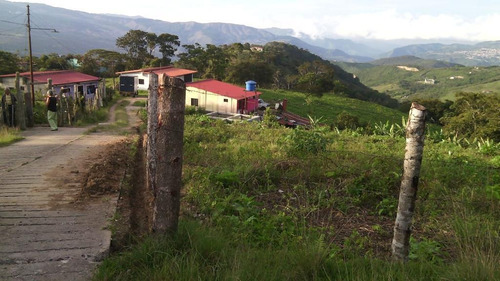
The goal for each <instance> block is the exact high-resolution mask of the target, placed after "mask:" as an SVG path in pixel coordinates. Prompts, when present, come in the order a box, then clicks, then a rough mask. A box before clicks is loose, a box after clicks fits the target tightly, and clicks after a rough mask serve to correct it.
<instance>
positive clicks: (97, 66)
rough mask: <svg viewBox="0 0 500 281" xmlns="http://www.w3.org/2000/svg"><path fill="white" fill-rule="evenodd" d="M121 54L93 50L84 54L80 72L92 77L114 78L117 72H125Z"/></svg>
mask: <svg viewBox="0 0 500 281" xmlns="http://www.w3.org/2000/svg"><path fill="white" fill-rule="evenodd" d="M125 61H126V58H125V56H124V55H123V54H120V53H118V52H115V51H109V50H104V49H93V50H90V51H88V52H87V53H85V55H83V57H82V60H81V67H80V70H81V71H82V72H83V73H87V74H90V75H94V76H104V77H114V76H115V73H116V72H117V71H123V70H125Z"/></svg>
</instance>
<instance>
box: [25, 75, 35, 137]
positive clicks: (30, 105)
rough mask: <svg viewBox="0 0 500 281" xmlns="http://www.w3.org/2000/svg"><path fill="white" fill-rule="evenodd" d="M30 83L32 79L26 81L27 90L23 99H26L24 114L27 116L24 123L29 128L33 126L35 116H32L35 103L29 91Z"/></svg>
mask: <svg viewBox="0 0 500 281" xmlns="http://www.w3.org/2000/svg"><path fill="white" fill-rule="evenodd" d="M32 83H33V81H29V82H28V83H26V85H27V86H28V91H27V92H26V93H25V94H24V100H25V101H27V102H26V116H27V117H28V118H27V119H26V125H27V126H28V127H30V128H32V127H34V126H35V117H34V116H33V111H34V108H35V105H34V104H33V99H32V96H33V94H32V93H31V88H32V87H31V84H32Z"/></svg>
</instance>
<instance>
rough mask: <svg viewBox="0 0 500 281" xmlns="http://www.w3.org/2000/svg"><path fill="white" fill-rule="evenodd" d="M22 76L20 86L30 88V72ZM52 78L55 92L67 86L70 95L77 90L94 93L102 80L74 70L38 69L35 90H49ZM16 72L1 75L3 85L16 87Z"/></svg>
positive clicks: (0, 79) (34, 79)
mask: <svg viewBox="0 0 500 281" xmlns="http://www.w3.org/2000/svg"><path fill="white" fill-rule="evenodd" d="M19 75H20V76H21V78H22V79H21V81H20V86H21V88H22V89H23V90H24V91H27V90H28V85H29V81H30V72H23V73H20V74H19ZM49 79H51V80H52V86H53V90H54V92H55V93H56V94H57V93H59V92H60V91H61V88H65V89H66V92H67V93H69V95H74V93H75V92H76V91H78V92H82V93H86V94H94V93H95V90H96V88H97V87H98V85H99V81H100V80H101V79H100V78H99V77H96V76H92V75H88V74H85V73H81V72H77V71H73V70H55V71H37V72H33V82H34V88H35V92H37V91H41V92H42V93H43V94H45V93H44V91H46V90H47V82H48V80H49ZM15 83H16V74H5V75H0V86H1V87H12V88H13V87H15Z"/></svg>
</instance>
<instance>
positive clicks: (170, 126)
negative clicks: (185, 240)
mask: <svg viewBox="0 0 500 281" xmlns="http://www.w3.org/2000/svg"><path fill="white" fill-rule="evenodd" d="M152 76H153V74H151V75H150V78H151V77H152ZM152 80H154V76H153V79H152ZM150 87H151V83H150ZM153 89H154V87H153ZM153 89H152V90H150V91H151V92H150V104H149V107H148V109H151V111H150V112H149V117H148V120H150V121H151V124H148V141H151V143H149V142H148V150H147V157H148V182H151V181H154V182H152V184H151V185H150V187H151V188H152V189H153V190H152V191H153V195H154V203H153V223H152V224H153V225H152V230H153V232H156V233H160V234H166V233H175V232H176V231H177V226H178V221H179V210H180V195H181V186H182V162H183V161H182V157H183V141H184V111H185V99H186V86H185V83H184V81H182V80H181V79H178V78H173V77H167V76H165V75H162V76H160V78H159V87H158V91H157V92H156V93H155V92H154V91H153ZM155 94H156V95H157V111H156V112H155V109H154V104H153V103H154V99H155V97H154V95H155ZM150 133H151V136H150V135H149V134H150ZM149 161H152V162H151V163H149ZM154 166H155V167H154ZM153 170H155V171H153Z"/></svg>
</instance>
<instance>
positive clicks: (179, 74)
mask: <svg viewBox="0 0 500 281" xmlns="http://www.w3.org/2000/svg"><path fill="white" fill-rule="evenodd" d="M196 72H197V71H195V70H189V69H182V68H175V67H173V66H162V67H149V68H143V69H136V70H128V71H121V72H117V73H116V74H118V75H120V91H125V92H135V91H137V90H148V88H149V74H150V73H155V74H157V75H160V74H166V75H167V76H170V77H176V78H180V79H182V80H183V81H184V82H186V83H187V82H191V81H193V74H194V73H196ZM122 84H123V85H122Z"/></svg>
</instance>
